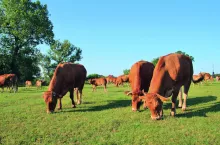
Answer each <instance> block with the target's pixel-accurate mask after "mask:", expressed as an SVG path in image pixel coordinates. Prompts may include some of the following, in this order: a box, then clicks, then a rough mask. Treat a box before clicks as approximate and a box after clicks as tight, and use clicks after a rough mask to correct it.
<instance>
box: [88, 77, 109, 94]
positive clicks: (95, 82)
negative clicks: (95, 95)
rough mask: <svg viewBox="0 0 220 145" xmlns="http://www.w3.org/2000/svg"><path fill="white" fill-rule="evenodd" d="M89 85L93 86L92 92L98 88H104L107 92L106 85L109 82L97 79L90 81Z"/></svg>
mask: <svg viewBox="0 0 220 145" xmlns="http://www.w3.org/2000/svg"><path fill="white" fill-rule="evenodd" d="M89 83H90V84H91V85H92V91H93V92H94V90H96V87H97V86H101V85H103V86H104V91H105V92H106V84H107V80H106V79H105V78H97V79H90V80H89Z"/></svg>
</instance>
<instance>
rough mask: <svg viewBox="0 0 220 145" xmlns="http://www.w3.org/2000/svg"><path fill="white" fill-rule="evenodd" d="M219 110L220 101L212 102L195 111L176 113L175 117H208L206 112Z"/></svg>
mask: <svg viewBox="0 0 220 145" xmlns="http://www.w3.org/2000/svg"><path fill="white" fill-rule="evenodd" d="M219 111H220V102H216V103H213V104H212V105H211V106H209V107H204V108H201V109H199V110H196V111H191V112H185V113H182V114H177V115H176V117H179V118H182V117H185V118H192V117H195V116H199V117H208V116H207V115H206V114H207V113H209V112H219Z"/></svg>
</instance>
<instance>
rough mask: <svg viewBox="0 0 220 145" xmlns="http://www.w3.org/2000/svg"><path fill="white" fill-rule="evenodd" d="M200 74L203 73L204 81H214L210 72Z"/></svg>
mask: <svg viewBox="0 0 220 145" xmlns="http://www.w3.org/2000/svg"><path fill="white" fill-rule="evenodd" d="M200 74H202V75H203V77H204V81H206V82H207V81H213V77H212V76H211V75H210V74H209V73H206V72H201V73H200Z"/></svg>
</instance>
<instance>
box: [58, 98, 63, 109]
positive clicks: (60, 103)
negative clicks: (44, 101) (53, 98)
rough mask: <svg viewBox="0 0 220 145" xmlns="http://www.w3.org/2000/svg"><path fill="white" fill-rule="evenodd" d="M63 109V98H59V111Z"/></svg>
mask: <svg viewBox="0 0 220 145" xmlns="http://www.w3.org/2000/svg"><path fill="white" fill-rule="evenodd" d="M61 109H62V102H61V98H58V110H61Z"/></svg>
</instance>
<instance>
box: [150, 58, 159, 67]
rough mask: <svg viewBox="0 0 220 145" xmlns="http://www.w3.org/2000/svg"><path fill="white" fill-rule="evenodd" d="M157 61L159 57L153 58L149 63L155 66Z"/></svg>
mask: <svg viewBox="0 0 220 145" xmlns="http://www.w3.org/2000/svg"><path fill="white" fill-rule="evenodd" d="M158 60H159V57H157V58H154V59H153V60H152V61H151V62H152V63H153V64H154V66H156V64H157V62H158Z"/></svg>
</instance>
